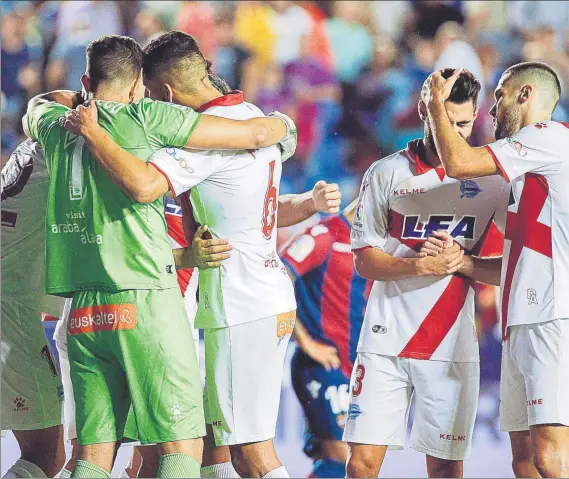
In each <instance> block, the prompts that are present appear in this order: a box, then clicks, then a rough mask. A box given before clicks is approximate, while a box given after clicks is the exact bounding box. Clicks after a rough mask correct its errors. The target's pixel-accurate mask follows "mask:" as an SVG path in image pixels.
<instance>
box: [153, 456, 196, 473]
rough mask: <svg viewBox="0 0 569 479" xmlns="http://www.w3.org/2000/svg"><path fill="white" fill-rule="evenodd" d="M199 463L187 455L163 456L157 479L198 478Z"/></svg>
mask: <svg viewBox="0 0 569 479" xmlns="http://www.w3.org/2000/svg"><path fill="white" fill-rule="evenodd" d="M200 467H201V466H200V463H199V462H198V461H196V460H195V459H194V458H193V457H192V456H188V455H187V454H181V453H176V454H164V455H163V456H162V457H161V458H160V465H159V466H158V477H161V478H170V477H172V478H173V477H200Z"/></svg>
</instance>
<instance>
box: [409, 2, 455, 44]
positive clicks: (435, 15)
mask: <svg viewBox="0 0 569 479" xmlns="http://www.w3.org/2000/svg"><path fill="white" fill-rule="evenodd" d="M411 5H412V7H413V10H412V12H411V13H410V16H409V18H408V20H407V22H406V30H407V33H410V34H416V35H418V36H420V37H421V38H426V39H431V38H434V37H435V35H436V33H437V30H438V29H439V27H440V26H441V25H443V24H445V23H447V22H456V23H458V24H460V25H462V24H463V23H464V15H463V14H462V12H461V11H460V10H459V9H458V8H457V6H456V5H453V4H449V3H446V2H443V1H442V0H423V1H421V2H411Z"/></svg>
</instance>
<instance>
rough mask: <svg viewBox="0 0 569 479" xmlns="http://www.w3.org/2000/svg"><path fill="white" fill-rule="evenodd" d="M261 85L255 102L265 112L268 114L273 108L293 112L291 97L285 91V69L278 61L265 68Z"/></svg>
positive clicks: (288, 112) (287, 112)
mask: <svg viewBox="0 0 569 479" xmlns="http://www.w3.org/2000/svg"><path fill="white" fill-rule="evenodd" d="M260 85H261V87H260V88H259V90H258V91H257V96H256V99H255V101H254V103H255V104H256V105H257V106H258V107H259V108H260V109H261V110H262V111H263V113H265V114H267V113H270V112H271V111H273V110H278V111H282V112H283V113H286V114H292V113H293V112H292V108H291V103H290V101H289V98H288V97H287V95H286V94H285V92H284V82H283V71H282V69H281V68H280V67H279V66H278V65H277V64H276V63H272V64H270V65H267V66H266V67H265V68H264V69H263V75H262V78H261V82H260Z"/></svg>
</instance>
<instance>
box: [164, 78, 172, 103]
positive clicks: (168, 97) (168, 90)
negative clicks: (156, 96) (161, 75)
mask: <svg viewBox="0 0 569 479" xmlns="http://www.w3.org/2000/svg"><path fill="white" fill-rule="evenodd" d="M163 88H164V101H167V102H168V103H172V99H173V98H174V93H173V92H172V87H171V86H170V85H168V83H164V86H163Z"/></svg>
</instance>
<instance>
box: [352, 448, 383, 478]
mask: <svg viewBox="0 0 569 479" xmlns="http://www.w3.org/2000/svg"><path fill="white" fill-rule="evenodd" d="M380 467H381V464H380V461H379V460H378V458H377V457H376V455H375V454H374V453H373V451H372V450H368V449H366V448H357V449H355V450H354V449H352V451H351V453H350V456H349V457H348V462H347V463H346V474H347V476H348V477H377V476H378V474H379V468H380Z"/></svg>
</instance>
